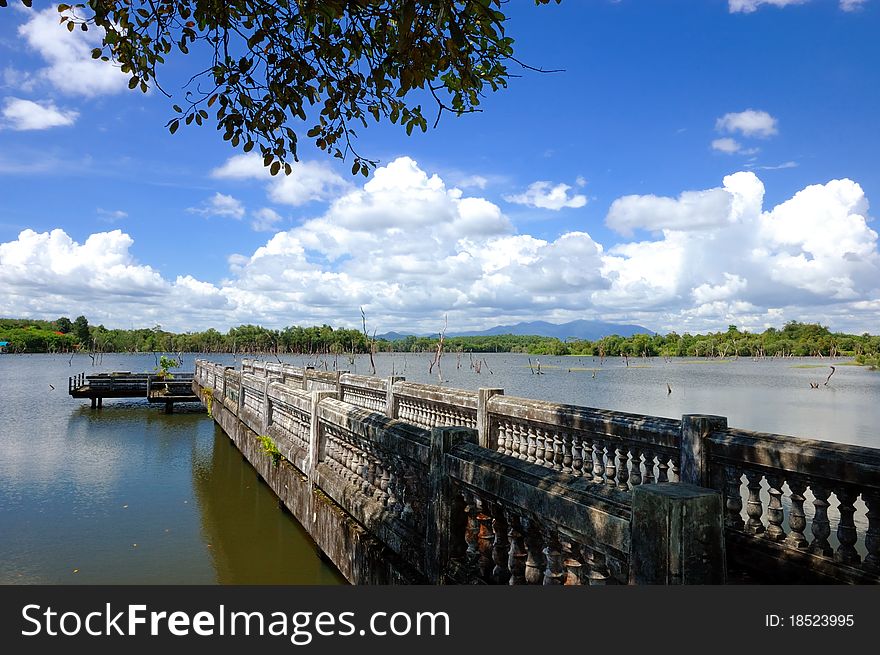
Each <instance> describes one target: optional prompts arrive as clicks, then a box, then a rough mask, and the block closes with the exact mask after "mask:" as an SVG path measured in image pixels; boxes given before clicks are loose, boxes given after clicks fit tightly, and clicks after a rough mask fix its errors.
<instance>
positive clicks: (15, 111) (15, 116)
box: [2, 98, 79, 130]
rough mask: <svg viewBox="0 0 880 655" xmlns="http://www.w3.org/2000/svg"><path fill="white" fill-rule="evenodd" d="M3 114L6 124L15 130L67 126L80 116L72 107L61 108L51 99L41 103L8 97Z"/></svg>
mask: <svg viewBox="0 0 880 655" xmlns="http://www.w3.org/2000/svg"><path fill="white" fill-rule="evenodd" d="M2 114H3V118H4V123H5V125H6V126H7V127H9V128H10V129H13V130H47V129H49V128H51V127H66V126H69V125H73V124H74V123H75V122H76V119H77V117H78V116H79V113H78V112H75V111H72V110H70V109H59V108H58V107H56V106H55V104H54V103H53V102H51V101H44V102H43V103H39V102H33V101H32V100H22V99H21V98H6V100H5V102H4V105H3V111H2Z"/></svg>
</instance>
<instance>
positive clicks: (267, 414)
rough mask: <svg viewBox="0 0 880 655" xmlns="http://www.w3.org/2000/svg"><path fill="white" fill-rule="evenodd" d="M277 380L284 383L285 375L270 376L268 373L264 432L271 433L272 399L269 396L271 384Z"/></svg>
mask: <svg viewBox="0 0 880 655" xmlns="http://www.w3.org/2000/svg"><path fill="white" fill-rule="evenodd" d="M275 382H279V383H281V384H284V377H283V376H278V375H277V374H273V375H272V376H271V377H269V374H268V372H267V373H266V386H265V387H264V390H263V434H269V426H270V425H272V405H273V403H272V399H271V398H269V385H270V384H273V383H275Z"/></svg>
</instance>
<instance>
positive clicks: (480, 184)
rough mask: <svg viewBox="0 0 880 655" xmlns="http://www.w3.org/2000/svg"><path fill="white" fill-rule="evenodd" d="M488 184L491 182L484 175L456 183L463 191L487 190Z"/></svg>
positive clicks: (468, 177)
mask: <svg viewBox="0 0 880 655" xmlns="http://www.w3.org/2000/svg"><path fill="white" fill-rule="evenodd" d="M487 184H489V180H488V179H487V178H485V177H483V176H482V175H468V176H466V177H463V178H461V179H459V180H456V182H455V185H456V186H457V187H460V188H462V189H485V188H486V185H487Z"/></svg>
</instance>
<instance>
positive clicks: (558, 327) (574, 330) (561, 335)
mask: <svg viewBox="0 0 880 655" xmlns="http://www.w3.org/2000/svg"><path fill="white" fill-rule="evenodd" d="M497 334H517V335H535V336H539V337H556V338H557V339H561V340H563V341H565V340H566V339H587V340H589V341H595V340H596V339H601V338H602V337H607V336H608V335H611V334H619V335H620V336H622V337H629V336H632V335H634V334H654V332H653V331H651V330H649V329H648V328H646V327H642V326H641V325H624V324H619V323H607V322H605V321H589V320H586V319H581V320H577V321H570V322H568V323H548V322H547V321H528V322H525V323H516V324H515V325H496V326H495V327H490V328H488V329H486V330H472V331H469V332H448V333H447V336H450V337H488V336H493V335H497ZM408 336H437V333H436V332H435V333H434V334H430V335H409V334H401V333H400V332H386V333H385V334H380V335H377V338H379V339H387V340H388V341H394V340H396V339H405V338H406V337H408Z"/></svg>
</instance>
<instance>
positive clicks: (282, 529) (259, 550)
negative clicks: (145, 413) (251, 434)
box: [192, 428, 344, 584]
mask: <svg viewBox="0 0 880 655" xmlns="http://www.w3.org/2000/svg"><path fill="white" fill-rule="evenodd" d="M192 467H193V488H194V490H195V493H196V498H197V499H198V503H199V508H200V510H201V512H200V517H201V523H202V535H203V537H204V540H205V542H206V547H207V548H208V549H209V552H210V554H211V559H212V561H213V565H214V570H215V572H216V575H217V582H220V583H224V584H339V583H343V582H344V579H343V578H342V576H341V575H340V574H339V573H338V572H336V571H335V570H334V569H331V568H330V567H328V566H327V565H326V564H324V563H323V562H321V561H320V560H319V559H318V557H317V556H316V547H315V545H314V542H312V540H311V538H310V537H309V536H308V534H307V533H306V532H305V530H304V529H303V528H302V526H300V525H299V524H298V523H297V522H296V521H295V520H294V519H293V518H292V517H291V516H289V515H288V514H286V513H284V512H282V510H281V509H280V508H279V506H278V501H277V499H276V497H275V495H274V494H273V493H272V491H271V490H270V489H269V488H268V487H267V486H266V485H265V484H264V483H263V482H261V481H260V480H259V478H258V477H257V474H256V472H255V471H254V470H253V469H252V468H251V467H250V465H249V464H247V462H245V461H244V460H243V458H242V455H241V453H240V452H239V451H238V450H237V449H236V448H235V446H234V445H233V444H232V443H231V442H230V440H229V439H228V438H227V437H226V436H225V435H224V434H223V432H222V431H221V430H220V429H219V428H217V429H216V431H215V434H214V444H213V447H212V448H211V450H210V453H207V452H205V453H201V454H200V455H199V456H193V458H192Z"/></svg>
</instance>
